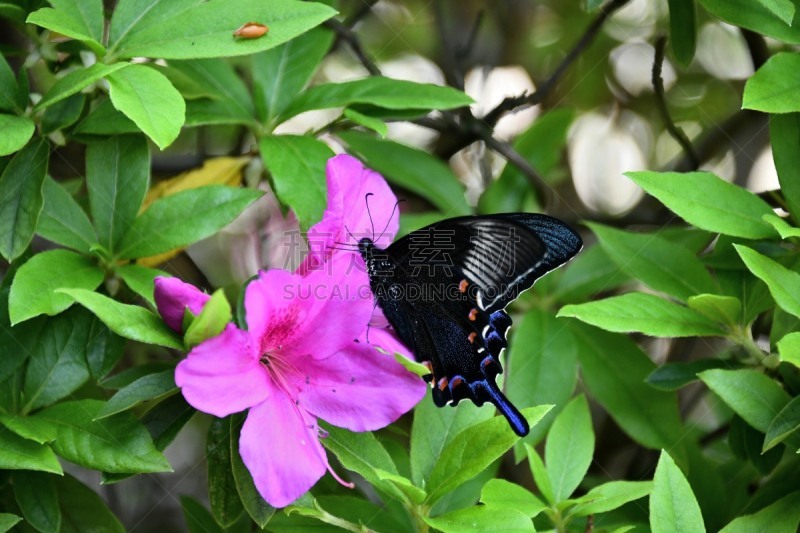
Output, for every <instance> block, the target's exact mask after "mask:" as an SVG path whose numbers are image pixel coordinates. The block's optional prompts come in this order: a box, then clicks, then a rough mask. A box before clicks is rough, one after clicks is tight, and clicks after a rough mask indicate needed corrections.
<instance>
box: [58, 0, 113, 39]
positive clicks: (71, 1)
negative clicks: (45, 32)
mask: <svg viewBox="0 0 800 533" xmlns="http://www.w3.org/2000/svg"><path fill="white" fill-rule="evenodd" d="M49 1H50V5H52V6H53V7H54V8H56V10H57V11H58V12H59V14H61V15H62V16H67V17H70V18H72V19H74V20H76V21H77V22H79V23H80V24H81V27H82V29H83V31H85V33H86V35H88V36H89V37H91V38H92V39H94V40H95V41H97V42H100V41H102V39H103V22H104V21H103V2H102V0H49Z"/></svg>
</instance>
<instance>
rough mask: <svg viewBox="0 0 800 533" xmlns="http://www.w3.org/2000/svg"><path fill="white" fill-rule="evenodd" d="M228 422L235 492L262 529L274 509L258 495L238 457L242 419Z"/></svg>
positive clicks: (273, 512)
mask: <svg viewBox="0 0 800 533" xmlns="http://www.w3.org/2000/svg"><path fill="white" fill-rule="evenodd" d="M229 420H230V428H231V431H230V436H231V444H230V451H231V468H232V471H233V479H234V481H235V482H236V491H237V492H238V493H239V498H240V499H241V501H242V505H243V506H244V508H245V510H246V511H247V514H249V515H250V518H252V519H253V521H254V522H255V523H256V524H257V525H258V527H261V528H263V527H264V526H265V525H266V524H267V522H269V521H270V518H272V516H273V515H274V514H275V508H274V507H272V506H271V505H269V504H268V503H267V502H266V501H265V500H264V498H262V497H261V494H259V493H258V489H256V485H255V483H254V482H253V476H251V475H250V471H249V470H248V469H247V467H246V466H245V465H244V463H243V462H242V456H241V455H239V433H240V430H241V428H242V423H243V421H244V417H242V416H240V415H233V416H231V417H230V418H229Z"/></svg>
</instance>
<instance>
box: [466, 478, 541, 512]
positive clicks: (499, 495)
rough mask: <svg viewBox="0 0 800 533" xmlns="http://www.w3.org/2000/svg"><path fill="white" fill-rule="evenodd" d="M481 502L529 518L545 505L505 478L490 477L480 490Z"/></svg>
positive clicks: (530, 493) (527, 491)
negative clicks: (520, 513)
mask: <svg viewBox="0 0 800 533" xmlns="http://www.w3.org/2000/svg"><path fill="white" fill-rule="evenodd" d="M481 502H482V503H483V504H484V505H487V506H489V507H494V508H495V509H513V510H515V511H520V512H522V513H524V514H525V516H528V517H530V518H533V517H535V516H536V515H538V514H539V513H541V512H542V511H544V510H545V509H546V508H547V507H546V506H545V504H544V503H542V501H541V500H540V499H539V498H537V497H536V496H534V495H533V493H532V492H530V491H529V490H528V489H525V488H523V487H521V486H519V485H517V484H515V483H511V482H510V481H506V480H505V479H498V478H494V479H490V480H489V482H488V483H486V485H484V487H483V490H481Z"/></svg>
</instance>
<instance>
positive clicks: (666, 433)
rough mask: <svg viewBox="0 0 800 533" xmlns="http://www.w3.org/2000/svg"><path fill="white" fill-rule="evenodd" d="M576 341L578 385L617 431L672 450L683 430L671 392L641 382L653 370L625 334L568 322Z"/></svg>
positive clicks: (657, 447) (648, 446) (647, 443)
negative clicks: (618, 426)
mask: <svg viewBox="0 0 800 533" xmlns="http://www.w3.org/2000/svg"><path fill="white" fill-rule="evenodd" d="M568 327H569V329H570V330H572V332H573V335H574V336H575V340H576V342H577V351H578V361H579V362H580V364H581V376H582V379H583V384H584V385H585V386H586V388H587V390H588V392H589V394H590V395H591V397H592V398H593V399H595V400H596V401H597V402H598V403H600V405H602V406H603V407H604V408H605V409H606V411H607V412H608V413H609V415H611V417H612V418H613V419H614V420H615V421H616V422H617V423H618V424H619V425H620V427H621V428H622V429H623V431H625V432H626V433H627V434H628V435H630V436H631V437H632V438H633V439H634V440H636V441H637V442H639V443H640V444H642V445H644V446H645V447H647V448H651V449H659V448H671V447H676V446H678V445H676V439H675V435H682V434H683V432H684V429H683V424H682V423H681V419H680V415H679V414H678V400H677V396H676V395H675V393H669V392H663V391H659V390H657V389H655V388H653V387H651V386H650V385H648V384H647V383H645V379H646V378H647V376H648V375H649V374H650V373H651V372H652V371H653V370H654V369H655V368H656V365H655V364H654V363H653V362H652V361H650V359H649V358H648V357H647V355H646V354H645V353H644V352H643V351H642V350H641V349H640V348H639V347H638V346H637V345H636V343H635V342H634V341H633V340H632V339H631V338H629V337H627V336H625V335H619V334H614V333H607V332H604V331H602V330H598V329H596V328H592V327H590V326H585V325H583V324H580V323H577V322H575V321H570V322H569V323H568Z"/></svg>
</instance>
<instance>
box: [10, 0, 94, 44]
mask: <svg viewBox="0 0 800 533" xmlns="http://www.w3.org/2000/svg"><path fill="white" fill-rule="evenodd" d="M51 3H52V2H51ZM58 3H62V2H58ZM63 3H65V4H71V3H73V2H69V1H67V2H63ZM53 5H56V4H55V3H53ZM75 15H77V14H74V13H70V12H67V11H66V10H63V9H53V8H50V7H43V8H42V9H39V10H37V11H34V12H33V13H31V14H30V15H28V18H27V19H26V21H25V22H27V23H28V24H36V25H37V26H41V27H42V28H45V29H48V30H50V31H53V32H57V33H60V34H62V35H66V36H67V37H71V38H73V39H77V40H78V41H81V42H84V43H86V45H87V46H88V47H89V48H91V49H92V51H93V52H95V53H96V54H98V55H102V54H103V53H104V52H105V48H103V45H102V44H100V40H99V39H98V38H95V37H94V36H93V35H92V34H93V33H94V29H93V28H88V27H87V26H86V21H85V20H83V19H82V18H81V17H80V16H75ZM101 17H102V6H101ZM101 24H102V18H101ZM100 34H101V37H102V27H101V31H100Z"/></svg>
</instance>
